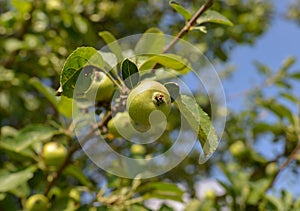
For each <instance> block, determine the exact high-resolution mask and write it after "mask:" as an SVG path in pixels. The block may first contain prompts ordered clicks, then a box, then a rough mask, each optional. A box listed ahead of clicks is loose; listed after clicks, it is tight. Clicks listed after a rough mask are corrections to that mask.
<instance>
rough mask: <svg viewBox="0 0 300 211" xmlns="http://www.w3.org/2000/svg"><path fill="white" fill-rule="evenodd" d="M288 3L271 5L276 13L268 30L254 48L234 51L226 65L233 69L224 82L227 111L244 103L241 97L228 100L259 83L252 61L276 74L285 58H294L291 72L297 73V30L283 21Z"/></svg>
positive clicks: (299, 55) (299, 46) (299, 31)
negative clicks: (228, 78) (267, 67)
mask: <svg viewBox="0 0 300 211" xmlns="http://www.w3.org/2000/svg"><path fill="white" fill-rule="evenodd" d="M290 2H292V1H291V0H290V1H287V0H285V1H282V0H276V1H274V5H275V7H276V11H275V16H274V17H275V18H274V20H273V23H272V25H271V27H270V29H269V30H268V31H267V32H266V33H265V34H264V35H263V36H262V37H260V38H259V39H258V41H257V42H256V43H255V45H254V46H246V45H244V46H239V47H237V48H235V49H234V51H233V53H232V55H231V59H230V61H229V62H230V63H232V64H233V65H234V66H235V67H236V71H235V73H234V74H233V77H232V78H231V79H230V80H229V81H226V82H224V88H225V92H226V96H227V104H228V106H229V107H230V108H235V109H239V107H240V106H242V104H241V103H242V102H243V100H244V99H243V95H238V97H233V98H232V96H237V94H239V93H242V92H243V91H246V90H248V89H251V88H253V87H254V86H255V85H258V84H259V82H261V79H260V78H259V75H258V74H257V71H256V69H255V66H254V65H253V61H255V60H257V61H259V62H262V63H263V64H266V65H267V66H269V67H270V68H271V69H272V70H273V71H276V70H278V69H279V67H280V66H281V64H282V63H283V61H284V60H285V59H286V58H287V57H288V56H295V57H296V58H298V59H299V61H297V62H296V64H295V65H294V66H293V68H292V69H294V70H296V69H298V70H300V67H299V66H300V39H299V38H300V26H297V24H296V23H294V22H292V21H289V20H286V19H284V17H283V15H284V14H285V12H286V10H287V8H288V4H289V3H290Z"/></svg>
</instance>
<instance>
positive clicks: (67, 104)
mask: <svg viewBox="0 0 300 211" xmlns="http://www.w3.org/2000/svg"><path fill="white" fill-rule="evenodd" d="M73 106H75V103H74V104H73V100H72V99H71V98H67V97H65V96H61V97H60V101H59V102H58V105H57V109H58V111H59V113H61V114H63V115H64V116H66V117H68V118H71V117H72V114H73V110H74V109H73Z"/></svg>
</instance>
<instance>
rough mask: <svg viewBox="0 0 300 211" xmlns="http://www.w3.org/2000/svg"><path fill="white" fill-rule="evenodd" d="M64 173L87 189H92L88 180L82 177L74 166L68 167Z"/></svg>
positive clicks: (81, 173) (82, 174)
mask: <svg viewBox="0 0 300 211" xmlns="http://www.w3.org/2000/svg"><path fill="white" fill-rule="evenodd" d="M64 173H66V174H69V175H72V176H73V177H75V178H76V179H78V180H79V182H80V183H81V184H82V185H84V186H87V187H92V186H93V184H92V183H91V182H90V180H89V179H88V178H87V177H86V176H85V175H84V173H83V172H82V170H81V169H80V168H79V167H77V166H75V165H69V166H68V167H67V168H66V169H65V170H64Z"/></svg>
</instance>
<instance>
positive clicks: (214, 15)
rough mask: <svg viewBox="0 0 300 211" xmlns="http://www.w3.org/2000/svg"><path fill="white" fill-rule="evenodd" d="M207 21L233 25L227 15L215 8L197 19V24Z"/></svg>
mask: <svg viewBox="0 0 300 211" xmlns="http://www.w3.org/2000/svg"><path fill="white" fill-rule="evenodd" d="M207 22H210V23H218V24H223V25H227V26H233V23H232V22H231V21H230V20H228V19H227V18H226V17H225V16H223V15H221V14H220V13H218V12H217V11H214V10H206V11H205V12H204V13H203V14H202V15H201V16H200V17H199V18H198V19H197V24H199V25H200V24H203V23H207Z"/></svg>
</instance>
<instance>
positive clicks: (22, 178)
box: [0, 167, 36, 192]
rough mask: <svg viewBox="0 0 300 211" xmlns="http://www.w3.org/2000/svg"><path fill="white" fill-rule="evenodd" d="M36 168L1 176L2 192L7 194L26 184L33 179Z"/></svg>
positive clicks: (0, 186) (0, 188)
mask: <svg viewBox="0 0 300 211" xmlns="http://www.w3.org/2000/svg"><path fill="white" fill-rule="evenodd" d="M35 170H36V167H29V168H27V169H25V170H22V171H19V172H15V173H9V172H8V173H7V174H6V175H1V176H0V192H7V191H10V190H13V189H15V188H17V187H18V186H19V185H22V184H24V183H26V182H27V181H28V180H29V179H31V178H32V177H33V172H34V171H35Z"/></svg>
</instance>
